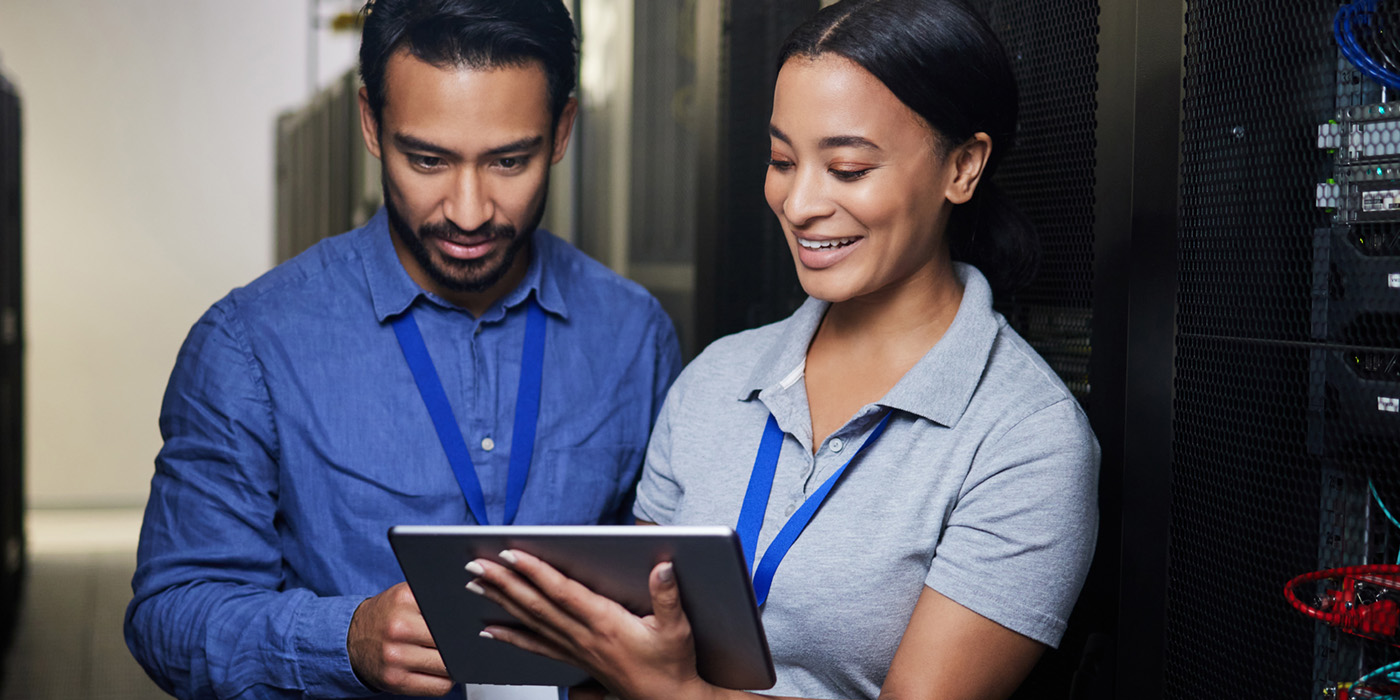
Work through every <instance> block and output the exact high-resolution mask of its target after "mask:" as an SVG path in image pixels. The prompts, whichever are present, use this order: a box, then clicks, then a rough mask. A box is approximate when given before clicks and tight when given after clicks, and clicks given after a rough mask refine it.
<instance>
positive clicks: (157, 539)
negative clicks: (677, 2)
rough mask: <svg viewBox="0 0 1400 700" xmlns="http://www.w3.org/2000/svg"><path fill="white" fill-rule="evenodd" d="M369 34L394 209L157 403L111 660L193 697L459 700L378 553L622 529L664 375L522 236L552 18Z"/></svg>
mask: <svg viewBox="0 0 1400 700" xmlns="http://www.w3.org/2000/svg"><path fill="white" fill-rule="evenodd" d="M366 12H367V15H366V23H365V30H364V40H363V44H362V46H361V51H360V70H361V75H362V77H363V78H364V82H365V87H364V89H363V90H362V91H361V94H360V103H361V105H360V106H361V122H362V127H363V132H364V138H365V143H366V144H367V145H368V147H369V150H370V151H371V152H372V153H373V154H374V155H375V156H376V157H378V158H380V160H381V161H382V168H383V183H384V199H385V208H384V209H383V210H382V211H380V212H379V213H378V214H377V215H376V216H375V217H374V218H373V219H372V220H371V221H370V222H369V223H368V224H366V225H365V226H364V227H363V228H361V229H357V230H355V231H352V232H350V233H347V234H345V235H342V236H337V237H335V238H332V239H329V240H327V241H324V242H322V243H320V244H319V245H317V246H315V247H313V248H312V249H311V250H309V251H307V252H306V253H304V254H302V255H300V256H298V257H297V258H296V259H294V260H292V261H289V262H288V263H286V264H283V265H281V266H279V267H277V268H276V269H274V270H272V271H271V272H269V273H267V274H266V275H264V276H262V277H261V278H259V279H257V280H256V281H254V282H253V283H252V284H250V285H248V286H247V287H243V288H241V289H237V290H234V291H233V292H232V293H230V294H229V295H228V296H227V297H225V298H224V299H222V300H221V301H219V302H218V303H216V304H215V305H214V306H213V307H212V308H211V309H210V310H209V311H208V312H207V313H206V314H205V315H204V317H203V318H202V319H200V321H199V322H198V323H197V324H196V325H195V327H194V329H193V330H192V331H191V332H190V336H189V338H188V339H187V340H186V342H185V345H184V347H183V348H182V349H181V351H180V355H179V358H178V360H177V361H176V366H175V370H174V372H173V374H172V376H171V379H170V384H169V387H168V389H167V391H166V395H165V402H164V405H163V407H162V410H161V420H160V425H161V433H162V435H163V437H164V439H165V445H164V447H163V448H162V450H161V452H160V454H159V456H158V457H157V459H156V474H155V477H154V478H153V479H152V482H151V497H150V501H149V503H148V505H147V509H146V519H145V524H144V526H143V529H142V534H141V544H140V549H139V552H138V568H137V572H136V576H135V578H134V580H133V584H132V585H133V589H134V592H135V596H134V599H133V600H132V602H131V604H130V606H129V607H128V609H127V615H126V638H127V644H128V646H129V647H130V648H131V650H132V653H133V654H134V655H135V656H136V658H137V660H139V661H140V662H141V663H142V665H143V666H145V667H146V669H147V671H148V672H149V673H150V674H151V675H152V677H153V678H155V679H156V681H157V682H158V683H159V684H160V685H161V687H163V688H165V689H166V690H168V691H170V692H172V693H174V694H175V695H178V696H181V697H224V698H228V697H241V698H242V697H259V698H261V697H305V696H314V697H359V696H364V695H369V694H372V693H374V692H387V693H395V694H406V695H442V694H444V693H447V692H449V691H450V690H451V689H452V685H451V682H450V680H449V679H448V677H447V673H446V670H445V669H444V667H443V664H442V659H441V657H440V656H439V655H438V653H437V651H436V650H435V649H434V648H433V643H432V637H431V635H429V634H428V631H427V627H426V625H425V624H424V622H423V619H422V617H421V615H420V614H419V611H418V608H417V605H416V603H415V601H414V599H413V595H412V593H411V591H409V589H408V588H407V587H406V586H405V585H403V583H402V574H401V572H400V570H399V567H398V564H397V562H396V560H395V559H394V556H393V553H392V552H391V551H390V549H389V546H388V543H387V540H386V538H385V532H386V530H387V529H388V528H389V527H390V526H391V525H395V524H404V523H412V524H454V523H455V524H461V523H473V522H482V523H486V522H489V523H491V524H500V523H518V524H527V523H530V524H541V523H595V522H617V521H620V520H623V519H625V518H626V517H627V514H628V513H629V511H630V507H631V506H630V500H631V496H630V492H631V488H632V486H633V484H634V483H635V481H636V478H637V475H638V472H639V470H640V467H641V463H642V458H643V452H644V448H645V446H646V440H647V435H648V432H649V430H650V427H651V424H652V421H653V420H654V419H655V416H656V413H657V411H658V409H659V408H660V405H661V400H662V398H663V396H664V394H665V391H666V389H667V387H668V386H669V385H670V383H671V381H672V380H673V379H674V378H675V375H676V373H677V370H678V366H679V350H678V345H677V342H676V337H675V332H674V330H673V328H672V326H671V323H670V321H669V320H668V319H667V317H666V316H665V314H664V313H663V312H662V311H661V309H660V307H659V305H658V304H657V303H656V301H655V300H654V299H652V298H651V297H650V296H649V295H647V294H646V292H645V291H644V290H642V289H641V288H640V287H639V286H637V285H635V284H633V283H630V282H627V281H625V280H623V279H621V278H619V277H617V276H616V275H614V274H612V273H611V272H609V271H607V270H606V269H605V268H603V267H602V266H601V265H599V264H597V263H596V262H593V261H592V260H589V259H588V258H587V257H585V256H584V255H582V254H581V253H579V252H578V251H576V250H574V249H573V248H572V247H570V246H568V245H567V244H565V243H564V242H562V241H560V240H559V239H557V238H555V237H554V236H552V235H550V234H548V233H546V232H544V231H537V230H536V226H537V225H538V223H539V221H540V218H541V215H542V211H543V207H544V202H545V194H546V191H547V189H548V169H549V166H550V164H551V163H554V162H557V161H558V160H559V159H560V158H562V157H563V155H564V152H565V148H566V147H567V145H568V140H569V133H570V128H571V126H572V124H573V120H574V116H575V113H576V111H577V104H576V102H575V101H574V100H573V99H570V98H569V94H570V92H571V91H572V89H573V83H574V77H573V76H574V62H575V49H574V32H573V24H572V22H571V20H570V18H569V16H568V14H567V12H566V11H565V9H564V7H563V6H562V4H561V3H560V0H374V1H372V2H371V3H370V4H369V5H367V6H366ZM532 407H533V410H532Z"/></svg>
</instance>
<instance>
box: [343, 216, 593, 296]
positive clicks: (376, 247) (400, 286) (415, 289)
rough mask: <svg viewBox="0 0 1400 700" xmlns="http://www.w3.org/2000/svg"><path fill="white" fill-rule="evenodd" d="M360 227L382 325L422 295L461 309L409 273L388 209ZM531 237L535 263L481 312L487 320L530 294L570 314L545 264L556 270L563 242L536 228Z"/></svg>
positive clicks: (367, 276)
mask: <svg viewBox="0 0 1400 700" xmlns="http://www.w3.org/2000/svg"><path fill="white" fill-rule="evenodd" d="M361 230H362V231H363V232H364V234H365V235H364V236H363V237H362V238H361V241H360V257H361V259H362V260H363V261H364V266H365V279H366V281H367V282H368V284H369V294H370V299H371V302H372V303H373V305H374V314H375V317H376V318H378V319H379V322H380V323H383V322H384V321H386V320H388V319H389V318H390V317H393V316H397V315H399V314H401V313H403V312H404V311H405V310H406V309H408V308H409V307H410V306H412V305H413V302H414V301H416V300H417V299H418V298H419V297H423V298H425V299H427V300H429V301H431V302H432V303H434V304H437V305H439V306H444V307H448V308H457V307H456V306H455V305H453V304H452V303H451V302H449V301H447V300H445V299H443V298H441V297H439V296H437V295H436V294H433V293H431V292H428V291H426V290H424V289H423V288H422V287H420V286H418V283H417V282H414V281H413V278H412V277H409V276H408V271H407V270H405V269H404V267H403V263H401V262H399V255H398V253H397V252H396V251H395V250H394V241H393V238H392V236H393V234H392V233H390V231H389V217H388V214H387V213H386V211H385V209H384V208H383V207H380V209H379V211H378V212H376V213H375V215H374V216H373V217H372V218H370V220H369V221H368V222H367V223H365V225H364V227H363V228H362V229H361ZM532 235H533V236H534V239H533V240H532V241H531V246H530V262H529V265H528V266H527V267H526V268H525V277H524V279H522V280H521V281H520V284H518V285H516V287H515V288H514V289H512V290H510V291H509V292H507V293H506V295H505V296H504V297H502V298H501V300H500V301H499V302H497V303H496V304H494V305H492V307H491V308H490V309H487V310H486V313H484V314H482V317H481V320H482V321H483V322H489V321H495V320H499V319H500V318H501V317H503V316H505V310H506V309H510V308H514V307H516V306H518V305H520V304H522V303H524V302H525V300H526V299H528V298H529V296H530V292H534V293H535V298H536V299H537V300H538V301H539V304H540V307H542V308H543V309H544V310H545V311H548V312H550V313H552V314H555V315H557V316H560V317H563V318H567V317H568V307H567V306H566V305H565V303H564V296H563V294H562V293H561V291H560V287H559V280H557V279H555V276H556V275H554V274H550V275H546V274H544V270H545V268H546V267H549V268H550V270H551V272H553V271H554V270H555V269H557V268H559V267H560V266H559V265H551V264H550V263H551V261H552V260H553V259H554V258H555V257H556V256H557V247H558V246H559V245H560V244H561V241H559V240H558V239H557V238H555V237H554V236H553V235H552V234H550V233H549V232H547V231H543V230H536V231H535V233H534V234H532Z"/></svg>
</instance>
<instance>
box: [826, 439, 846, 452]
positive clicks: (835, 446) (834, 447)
mask: <svg viewBox="0 0 1400 700" xmlns="http://www.w3.org/2000/svg"><path fill="white" fill-rule="evenodd" d="M827 445H828V446H830V447H831V451H832V452H840V451H841V448H842V447H845V446H846V443H844V442H842V441H841V438H831V442H828V443H827Z"/></svg>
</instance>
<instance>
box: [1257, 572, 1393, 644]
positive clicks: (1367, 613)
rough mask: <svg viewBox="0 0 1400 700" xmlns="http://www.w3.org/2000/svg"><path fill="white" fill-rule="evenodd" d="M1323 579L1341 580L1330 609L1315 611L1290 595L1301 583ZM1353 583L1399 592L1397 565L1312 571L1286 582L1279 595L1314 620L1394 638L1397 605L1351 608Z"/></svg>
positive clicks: (1379, 603)
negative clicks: (1358, 582) (1359, 582)
mask: <svg viewBox="0 0 1400 700" xmlns="http://www.w3.org/2000/svg"><path fill="white" fill-rule="evenodd" d="M1327 579H1341V580H1342V590H1341V591H1339V593H1340V594H1341V595H1340V596H1339V597H1338V598H1337V600H1336V603H1335V605H1336V608H1335V609H1334V610H1331V611H1327V610H1318V609H1317V608H1314V607H1312V606H1310V605H1307V604H1306V603H1304V602H1303V601H1301V600H1299V599H1298V595H1297V594H1296V593H1295V592H1294V589H1295V588H1297V587H1298V586H1301V585H1303V584H1305V583H1313V582H1316V581H1323V580H1327ZM1357 580H1360V581H1362V582H1365V583H1370V584H1372V585H1376V586H1381V587H1384V588H1391V589H1394V590H1396V591H1400V565H1396V564H1368V565H1364V566H1344V567H1341V568H1337V569H1326V570H1324V571H1314V572H1312V573H1307V574H1303V575H1301V576H1298V577H1296V578H1294V579H1293V580H1292V581H1289V582H1288V585H1287V586H1285V587H1284V589H1283V595H1284V597H1285V598H1287V599H1288V602H1289V604H1291V605H1292V606H1293V607H1294V608H1295V609H1296V610H1297V611H1298V612H1300V613H1303V614H1304V615H1307V616H1308V617H1311V618H1313V619H1315V620H1320V621H1322V622H1325V623H1327V624H1329V625H1332V626H1334V627H1340V628H1342V629H1344V630H1346V631H1347V632H1351V633H1352V634H1356V635H1359V636H1362V637H1371V638H1374V637H1378V636H1380V637H1394V636H1395V634H1396V632H1397V630H1400V604H1397V603H1396V602H1395V601H1393V600H1382V601H1377V602H1375V603H1372V604H1369V605H1352V603H1354V600H1353V599H1352V598H1353V596H1354V594H1355V583H1356V581H1357ZM1349 584H1350V585H1349ZM1347 605H1351V608H1350V609H1348V608H1347V607H1346V606H1347ZM1396 646H1400V644H1396Z"/></svg>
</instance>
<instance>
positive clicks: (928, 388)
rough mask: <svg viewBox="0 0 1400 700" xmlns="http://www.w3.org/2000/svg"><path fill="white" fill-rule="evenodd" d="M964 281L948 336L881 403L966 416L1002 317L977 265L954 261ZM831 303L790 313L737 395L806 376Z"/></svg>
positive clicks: (946, 417)
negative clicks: (810, 352)
mask: <svg viewBox="0 0 1400 700" xmlns="http://www.w3.org/2000/svg"><path fill="white" fill-rule="evenodd" d="M953 270H954V273H955V274H956V275H957V276H958V281H960V282H962V284H963V298H962V303H961V304H960V305H959V306H958V313H957V316H955V317H954V318H953V323H952V324H951V325H950V326H948V330H947V331H946V332H945V333H944V334H943V337H942V338H941V339H940V340H939V341H938V343H937V344H936V345H934V346H933V348H932V349H931V350H929V351H928V353H926V354H925V355H924V356H923V358H922V359H920V360H919V362H918V363H916V364H915V365H914V367H913V368H911V369H910V370H909V372H908V373H906V374H905V375H904V377H902V378H901V379H900V380H899V382H898V383H897V384H895V386H894V388H893V389H890V391H889V393H888V394H886V395H885V396H884V397H883V398H881V399H880V400H879V401H878V402H876V403H878V404H879V405H882V406H887V407H889V408H895V409H899V410H901V411H905V412H907V413H912V414H915V415H918V416H920V417H923V418H926V419H928V420H931V421H933V422H935V423H938V424H940V425H944V426H948V427H952V426H954V425H956V424H957V422H958V419H960V418H961V417H962V414H963V412H964V411H965V410H966V409H967V405H968V403H969V402H971V401H972V394H973V392H974V391H975V390H976V389H977V385H978V383H979V382H981V380H982V372H983V370H984V369H986V367H987V359H988V358H989V357H990V356H991V351H992V344H993V342H994V341H995V340H996V336H997V333H998V332H999V331H1000V329H1001V320H1000V318H999V316H998V314H997V313H996V312H995V311H993V310H992V289H991V287H990V286H989V285H988V284H987V280H986V278H985V277H983V276H982V273H981V272H978V270H977V268H975V267H972V266H971V265H966V264H964V263H954V264H953ZM829 306H830V304H828V303H827V302H824V301H820V300H817V299H812V298H808V299H807V301H806V302H805V303H803V304H802V306H801V307H800V308H798V310H797V311H796V312H795V313H794V314H793V315H792V316H791V317H790V318H789V319H788V322H787V323H786V324H784V325H785V328H784V330H783V333H782V335H781V336H780V337H779V338H778V340H777V341H776V342H774V343H773V345H772V346H771V347H769V348H768V350H767V351H766V352H765V353H764V354H763V355H762V357H761V358H760V359H759V361H758V364H756V365H755V366H754V370H753V372H752V373H751V374H750V375H749V380H748V382H747V383H746V384H745V385H744V387H743V390H742V391H741V392H740V394H739V396H738V397H737V398H738V399H739V400H741V401H748V400H752V399H753V398H755V397H757V396H758V395H759V394H760V393H763V392H784V391H787V390H788V389H790V388H791V387H792V385H793V384H795V383H796V382H797V380H798V379H800V378H801V377H802V372H803V370H804V369H805V367H806V358H807V348H808V346H809V345H811V342H812V337H813V336H814V335H816V332H817V327H818V326H820V325H821V320H822V317H823V316H824V315H825V314H826V310H827V308H828V307H829Z"/></svg>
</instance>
